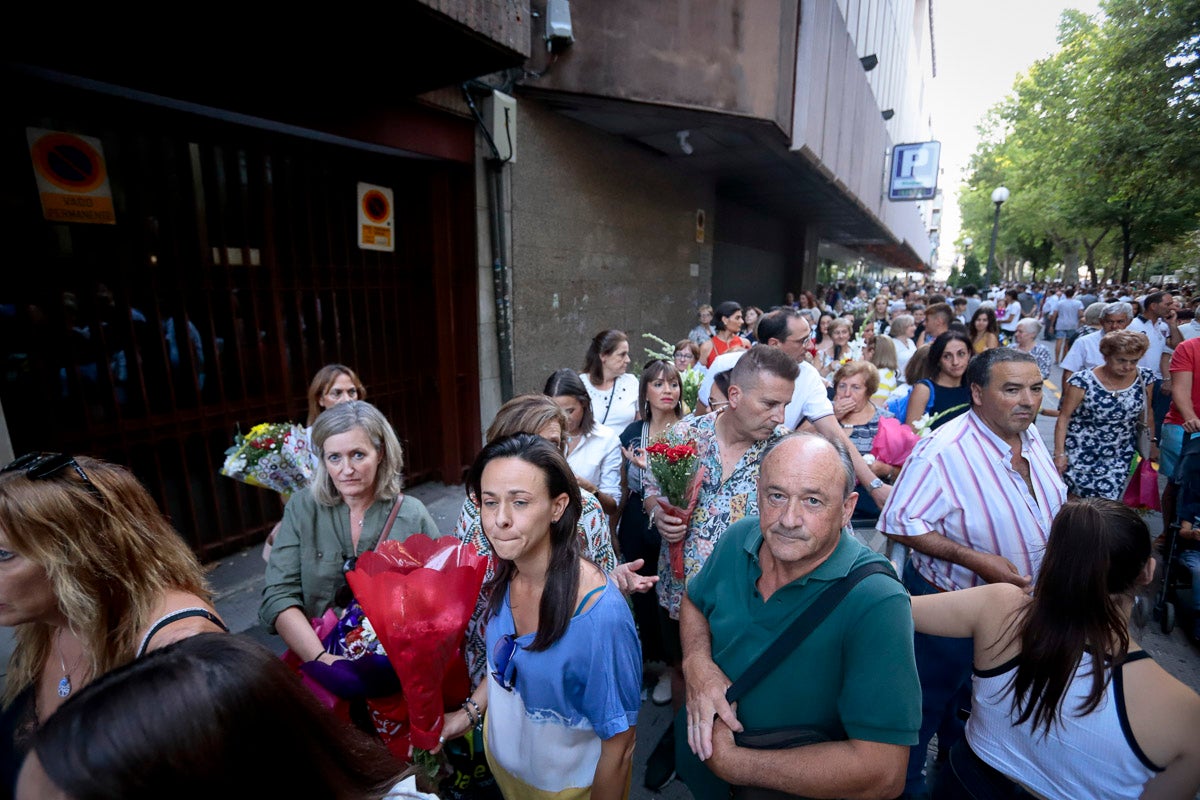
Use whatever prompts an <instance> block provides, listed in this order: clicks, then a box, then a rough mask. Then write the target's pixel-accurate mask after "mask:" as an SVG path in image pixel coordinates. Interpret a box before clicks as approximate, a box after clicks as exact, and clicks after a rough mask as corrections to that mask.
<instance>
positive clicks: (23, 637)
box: [0, 453, 226, 794]
mask: <svg viewBox="0 0 1200 800" xmlns="http://www.w3.org/2000/svg"><path fill="white" fill-rule="evenodd" d="M0 625H3V626H6V627H15V628H16V648H15V650H14V651H13V655H12V658H11V660H10V661H9V665H8V673H7V676H6V680H5V687H4V708H3V712H2V713H0V773H3V774H2V775H0V794H3V793H5V792H11V790H12V788H13V785H14V782H15V780H16V774H17V770H18V769H19V768H20V764H21V761H22V759H23V758H24V753H25V751H26V749H27V747H28V743H29V738H30V737H31V736H32V735H33V733H34V732H35V731H36V730H37V729H38V728H39V727H40V726H41V725H42V724H43V723H44V722H45V721H46V719H47V718H48V717H49V716H50V715H51V714H53V713H54V711H55V710H56V709H57V708H58V707H59V706H61V705H62V704H63V702H64V701H65V700H66V699H67V698H69V697H71V696H72V695H73V694H74V693H76V692H77V691H79V689H80V688H82V687H83V686H85V685H87V684H88V683H91V682H92V681H93V680H95V679H96V678H98V677H99V676H101V675H103V674H105V673H107V672H109V671H111V670H113V669H115V668H117V667H119V666H121V665H122V664H126V663H128V662H130V661H133V660H134V659H135V658H138V657H140V656H141V655H143V654H144V653H146V652H148V651H150V650H155V649H157V648H159V647H162V646H164V645H166V644H169V643H170V642H174V641H178V640H180V639H183V638H186V637H188V636H192V635H194V634H197V633H203V632H207V631H224V630H226V628H225V624H224V623H223V622H222V621H221V619H220V617H218V616H217V613H216V611H215V610H214V609H213V606H212V602H211V596H210V594H209V591H208V587H207V585H206V584H205V581H204V576H203V573H202V571H201V569H200V565H199V563H198V562H197V561H196V557H195V556H194V555H193V554H192V552H191V550H189V549H188V547H187V545H186V544H184V541H183V539H182V538H181V537H180V536H179V535H178V534H177V533H176V532H175V531H174V530H172V528H171V524H170V523H169V522H168V521H167V519H166V517H164V516H163V515H162V513H161V512H160V511H159V510H158V508H157V506H155V504H154V501H153V500H152V499H151V498H150V495H149V493H148V492H147V491H146V489H145V487H143V486H142V484H141V483H139V482H138V480H137V478H135V477H134V476H133V474H132V473H131V472H129V471H128V470H127V469H125V468H123V467H120V466H117V465H116V464H108V463H105V462H103V461H98V460H96V459H92V458H87V457H85V456H78V457H76V458H72V457H71V456H68V455H63V454H60V453H52V454H45V453H31V454H29V455H26V456H23V457H21V458H19V459H17V460H16V461H14V462H12V463H11V464H9V465H8V466H6V467H4V468H3V469H2V470H0Z"/></svg>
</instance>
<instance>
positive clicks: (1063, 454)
mask: <svg viewBox="0 0 1200 800" xmlns="http://www.w3.org/2000/svg"><path fill="white" fill-rule="evenodd" d="M1054 457H1055V458H1066V457H1067V454H1066V453H1055V454H1054Z"/></svg>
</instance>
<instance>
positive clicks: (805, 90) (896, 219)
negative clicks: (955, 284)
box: [792, 0, 929, 257]
mask: <svg viewBox="0 0 1200 800" xmlns="http://www.w3.org/2000/svg"><path fill="white" fill-rule="evenodd" d="M801 17H802V19H803V24H802V25H801V27H800V40H799V48H798V53H797V57H796V74H797V83H796V106H795V120H794V124H793V135H792V149H793V150H798V151H800V152H801V153H802V154H803V155H804V156H805V157H806V158H808V159H809V160H810V161H811V162H812V163H813V164H814V165H815V166H816V167H817V168H818V169H819V170H820V171H821V172H822V173H824V174H825V175H826V176H828V177H829V178H830V180H832V181H833V182H834V183H835V184H836V185H837V186H838V187H840V188H841V189H842V190H843V191H844V192H846V193H847V194H848V195H850V196H851V197H853V198H854V199H855V201H856V202H857V203H858V204H859V205H860V207H861V208H862V209H863V210H864V211H865V212H867V213H868V214H870V215H872V216H873V217H875V218H876V219H877V220H879V221H880V222H881V223H883V225H884V227H886V228H887V229H888V230H889V231H890V232H891V233H892V235H894V236H895V237H896V238H897V239H898V240H901V241H907V242H909V243H910V244H911V245H912V248H913V250H914V251H915V252H916V253H917V254H919V255H921V256H922V257H928V254H929V234H928V232H927V231H926V229H925V223H924V221H923V220H922V219H921V215H920V213H919V212H918V210H917V208H916V207H915V205H916V204H914V203H893V202H891V201H889V200H887V199H886V194H887V187H886V185H885V183H884V180H885V178H886V172H887V164H886V158H887V154H888V152H889V150H890V148H891V146H892V145H893V144H897V142H893V141H892V139H891V137H890V135H889V134H888V131H887V128H886V126H885V124H884V122H883V119H882V117H881V116H880V111H881V109H880V108H879V105H878V103H877V101H876V99H875V95H874V94H873V92H872V90H871V87H870V85H869V84H868V81H867V77H866V73H864V72H863V70H862V65H861V64H859V61H858V53H857V51H856V49H855V45H854V42H853V40H852V39H851V37H850V33H849V32H848V30H847V26H846V20H845V19H844V18H843V17H842V12H841V10H840V9H839V8H838V5H837V2H836V1H835V0H801Z"/></svg>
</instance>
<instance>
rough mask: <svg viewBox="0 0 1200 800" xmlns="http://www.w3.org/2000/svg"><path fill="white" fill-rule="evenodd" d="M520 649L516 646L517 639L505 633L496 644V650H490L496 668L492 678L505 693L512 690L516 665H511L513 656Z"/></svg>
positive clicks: (515, 676)
mask: <svg viewBox="0 0 1200 800" xmlns="http://www.w3.org/2000/svg"><path fill="white" fill-rule="evenodd" d="M520 647H521V646H520V645H519V644H517V637H516V636H513V635H512V634H511V633H506V634H504V635H503V636H501V637H500V641H498V642H496V648H495V649H494V650H492V663H493V664H495V665H496V668H495V669H494V670H492V677H493V678H495V679H496V683H498V684H500V688H501V689H503V690H505V691H506V692H511V691H512V690H513V685H514V682H515V681H516V679H517V665H516V664H514V663H513V656H514V655H515V654H516V652H517V650H518V649H520Z"/></svg>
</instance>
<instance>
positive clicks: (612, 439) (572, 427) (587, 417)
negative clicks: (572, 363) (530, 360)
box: [543, 369, 637, 520]
mask: <svg viewBox="0 0 1200 800" xmlns="http://www.w3.org/2000/svg"><path fill="white" fill-rule="evenodd" d="M629 377H630V378H631V379H633V382H634V385H635V386H636V385H637V379H635V378H633V376H632V375H631V376H629ZM584 383H585V381H583V380H580V378H579V377H578V376H577V375H576V374H575V373H574V372H572V371H571V370H569V369H560V370H558V371H557V372H555V373H553V374H552V375H551V376H550V377H549V378H548V379H547V380H546V387H545V389H544V391H543V393H544V394H545V395H546V396H547V397H549V398H550V399H551V400H553V401H554V402H555V403H557V404H558V407H559V408H561V409H562V410H563V411H564V412H565V413H566V415H567V463H568V464H570V465H571V469H573V470H574V471H575V480H576V481H578V483H579V485H580V486H581V487H583V489H584V490H585V491H588V492H591V493H592V494H594V495H595V496H596V499H597V500H599V501H600V507H601V508H603V509H604V513H605V514H607V515H608V516H609V518H610V519H613V520H615V519H616V514H617V512H618V511H619V510H620V506H621V441H620V439H619V438H618V437H617V431H615V430H613V429H612V428H610V427H609V426H607V425H602V424H600V421H599V420H598V419H596V409H595V407H594V406H593V405H592V397H591V393H590V392H588V391H587V390H586V389H585V388H584ZM634 403H635V407H636V403H637V397H636V395H635V396H634ZM631 419H632V417H631Z"/></svg>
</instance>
